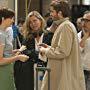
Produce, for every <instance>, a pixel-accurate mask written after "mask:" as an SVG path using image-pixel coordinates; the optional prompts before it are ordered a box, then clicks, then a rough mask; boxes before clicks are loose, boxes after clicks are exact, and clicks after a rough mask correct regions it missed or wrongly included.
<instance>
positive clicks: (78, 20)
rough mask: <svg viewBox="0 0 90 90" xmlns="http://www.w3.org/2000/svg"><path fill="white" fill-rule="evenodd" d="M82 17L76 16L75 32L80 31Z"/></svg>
mask: <svg viewBox="0 0 90 90" xmlns="http://www.w3.org/2000/svg"><path fill="white" fill-rule="evenodd" d="M81 19H82V17H79V18H77V21H76V25H77V32H78V33H79V32H80V31H82V22H81Z"/></svg>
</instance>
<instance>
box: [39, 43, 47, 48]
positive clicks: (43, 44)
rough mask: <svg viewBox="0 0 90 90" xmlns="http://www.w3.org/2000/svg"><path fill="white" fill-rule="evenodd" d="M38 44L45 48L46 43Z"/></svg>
mask: <svg viewBox="0 0 90 90" xmlns="http://www.w3.org/2000/svg"><path fill="white" fill-rule="evenodd" d="M39 46H42V47H44V48H47V47H48V45H47V44H45V43H41V44H39Z"/></svg>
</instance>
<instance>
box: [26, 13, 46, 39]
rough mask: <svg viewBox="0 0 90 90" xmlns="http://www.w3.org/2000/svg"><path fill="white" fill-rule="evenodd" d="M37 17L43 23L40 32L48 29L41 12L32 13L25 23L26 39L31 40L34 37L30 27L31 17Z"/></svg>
mask: <svg viewBox="0 0 90 90" xmlns="http://www.w3.org/2000/svg"><path fill="white" fill-rule="evenodd" d="M32 16H35V17H36V18H38V19H39V20H40V21H41V28H40V30H44V28H45V27H46V22H45V20H44V18H43V17H42V16H41V15H40V13H39V12H37V11H32V12H30V13H29V14H28V16H27V17H26V21H25V30H24V37H25V38H31V36H32V29H31V27H30V21H29V20H30V19H29V18H30V17H32Z"/></svg>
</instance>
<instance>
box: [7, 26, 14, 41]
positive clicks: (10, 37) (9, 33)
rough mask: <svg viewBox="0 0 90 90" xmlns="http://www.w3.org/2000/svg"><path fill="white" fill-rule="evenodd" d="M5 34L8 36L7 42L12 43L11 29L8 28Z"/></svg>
mask: <svg viewBox="0 0 90 90" xmlns="http://www.w3.org/2000/svg"><path fill="white" fill-rule="evenodd" d="M6 33H7V34H8V39H9V41H10V42H12V41H13V29H12V26H11V27H8V28H7V29H6Z"/></svg>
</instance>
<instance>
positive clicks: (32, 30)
mask: <svg viewBox="0 0 90 90" xmlns="http://www.w3.org/2000/svg"><path fill="white" fill-rule="evenodd" d="M49 11H50V12H49V18H48V20H47V21H48V23H49V20H50V23H49V24H48V23H47V22H46V20H45V18H44V17H43V16H42V15H41V14H40V13H39V12H38V11H31V12H29V14H28V15H27V16H26V19H25V20H23V19H22V18H20V19H19V20H18V25H15V21H14V17H15V12H14V11H13V10H11V9H7V8H1V9H0V48H1V49H0V90H35V89H36V83H35V80H36V77H35V75H36V72H35V68H36V67H49V68H50V69H51V72H50V89H51V90H90V60H89V59H90V42H89V41H90V11H86V12H85V13H84V15H83V17H79V18H77V22H76V24H77V28H76V26H75V25H74V24H73V23H72V21H71V20H70V17H71V16H70V13H71V11H70V6H69V3H68V2H67V1H58V0H56V1H55V0H54V1H52V2H51V4H50V7H49ZM47 24H48V25H49V27H48V25H47ZM39 90H48V74H47V72H44V71H43V74H42V77H39Z"/></svg>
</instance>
